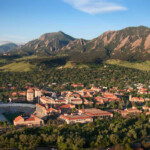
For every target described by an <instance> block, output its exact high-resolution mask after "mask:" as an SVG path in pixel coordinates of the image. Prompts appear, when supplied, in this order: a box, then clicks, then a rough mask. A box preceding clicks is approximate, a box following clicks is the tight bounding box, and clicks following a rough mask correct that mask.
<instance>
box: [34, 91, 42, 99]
mask: <svg viewBox="0 0 150 150" xmlns="http://www.w3.org/2000/svg"><path fill="white" fill-rule="evenodd" d="M41 95H42V94H41V90H39V89H35V98H37V97H41Z"/></svg>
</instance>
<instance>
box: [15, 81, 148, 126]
mask: <svg viewBox="0 0 150 150" xmlns="http://www.w3.org/2000/svg"><path fill="white" fill-rule="evenodd" d="M72 86H73V87H82V88H83V85H82V84H80V83H79V84H72ZM128 90H129V89H128ZM123 92H124V91H121V90H120V91H119V90H118V88H117V87H113V88H112V89H109V91H108V90H107V88H105V90H103V88H100V87H92V88H91V89H85V88H83V89H82V90H74V91H62V92H61V93H60V94H59V95H57V94H56V93H52V94H51V95H49V96H45V95H47V93H49V92H48V91H42V90H39V89H38V88H29V89H28V90H27V92H26V93H23V92H18V93H17V95H19V94H22V95H25V96H26V100H27V101H28V102H33V100H35V99H36V100H37V101H36V110H35V112H34V113H33V114H32V116H29V117H28V118H24V117H22V116H19V117H17V118H16V119H15V120H14V125H21V124H22V125H25V124H26V125H31V124H32V125H37V124H38V125H43V124H44V120H47V119H48V117H49V116H51V115H55V116H56V117H57V118H60V119H62V120H64V121H65V122H66V123H67V124H74V123H88V122H93V121H94V119H95V118H99V119H103V118H113V113H114V112H116V110H113V111H112V110H110V111H109V110H107V111H103V110H100V109H96V108H89V106H90V104H97V105H104V104H105V103H110V102H119V101H120V100H121V97H122V96H123V95H124V94H123ZM130 92H132V90H130ZM12 94H14V93H12ZM129 101H131V102H145V101H149V99H144V98H141V97H132V96H129ZM83 105H84V106H85V107H84V108H85V109H84V108H83V109H81V107H77V106H83ZM77 108H78V109H77ZM144 109H145V110H146V111H148V112H147V115H149V114H150V109H146V107H145V108H143V110H144ZM117 112H118V113H119V114H120V115H121V116H122V117H126V116H128V115H135V114H140V113H142V110H138V109H137V108H136V107H132V108H130V109H129V108H127V109H124V110H117ZM33 116H34V117H33ZM18 118H19V119H18ZM31 118H32V119H31ZM33 118H34V119H33ZM37 118H38V119H37ZM30 120H31V123H29V122H30ZM41 120H42V121H41ZM34 121H35V122H36V123H35V124H34V123H33V122H34ZM37 122H38V123H37Z"/></svg>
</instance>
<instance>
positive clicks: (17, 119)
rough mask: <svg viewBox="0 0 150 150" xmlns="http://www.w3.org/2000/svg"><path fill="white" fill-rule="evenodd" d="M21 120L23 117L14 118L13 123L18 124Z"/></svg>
mask: <svg viewBox="0 0 150 150" xmlns="http://www.w3.org/2000/svg"><path fill="white" fill-rule="evenodd" d="M21 119H23V117H22V116H18V117H16V118H15V120H14V122H18V121H19V120H21Z"/></svg>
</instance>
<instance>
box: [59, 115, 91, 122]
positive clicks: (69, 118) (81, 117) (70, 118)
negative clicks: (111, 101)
mask: <svg viewBox="0 0 150 150" xmlns="http://www.w3.org/2000/svg"><path fill="white" fill-rule="evenodd" d="M60 118H61V119H63V120H65V121H66V122H67V124H75V123H88V122H93V118H92V117H90V116H87V115H85V114H81V115H79V114H75V115H60Z"/></svg>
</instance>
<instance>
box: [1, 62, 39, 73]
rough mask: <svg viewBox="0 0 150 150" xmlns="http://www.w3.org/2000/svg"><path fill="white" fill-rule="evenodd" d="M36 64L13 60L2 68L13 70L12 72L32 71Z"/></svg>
mask: <svg viewBox="0 0 150 150" xmlns="http://www.w3.org/2000/svg"><path fill="white" fill-rule="evenodd" d="M35 68H36V66H35V65H31V64H30V63H28V62H24V61H22V62H18V63H17V62H13V63H11V64H7V65H4V66H2V67H0V70H2V71H11V72H28V71H32V69H35Z"/></svg>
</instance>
